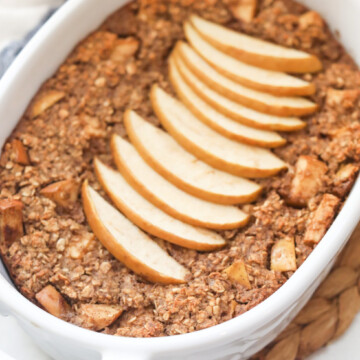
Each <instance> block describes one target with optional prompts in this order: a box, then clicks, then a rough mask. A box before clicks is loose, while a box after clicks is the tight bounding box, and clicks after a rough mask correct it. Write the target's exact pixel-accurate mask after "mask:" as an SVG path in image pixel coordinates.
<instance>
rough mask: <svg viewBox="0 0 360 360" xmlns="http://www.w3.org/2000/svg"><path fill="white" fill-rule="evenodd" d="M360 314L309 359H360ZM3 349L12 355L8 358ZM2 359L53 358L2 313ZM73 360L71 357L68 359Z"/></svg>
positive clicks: (28, 359)
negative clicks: (332, 341)
mask: <svg viewBox="0 0 360 360" xmlns="http://www.w3.org/2000/svg"><path fill="white" fill-rule="evenodd" d="M359 339H360V314H359V315H358V316H357V318H356V320H355V321H354V322H353V324H352V325H351V327H350V329H349V330H348V331H347V332H346V333H345V335H344V336H343V337H341V338H340V339H339V340H337V341H336V342H334V343H333V344H330V345H329V346H327V347H325V348H324V349H322V350H320V351H319V352H318V353H316V354H315V355H313V356H311V357H310V358H309V359H308V360H339V359H341V360H356V359H360V341H359ZM1 351H3V352H4V353H6V354H7V355H9V356H10V358H9V359H8V358H7V357H5V355H3V354H1ZM0 359H1V360H51V358H50V357H49V356H47V355H46V354H44V353H43V352H42V351H41V350H40V349H39V348H38V347H37V346H36V345H34V343H33V342H32V340H31V339H30V338H29V336H27V335H26V334H25V333H24V331H23V330H22V329H21V328H20V327H19V326H18V325H17V323H16V321H15V319H13V318H12V317H3V316H1V315H0ZM68 360H71V359H68Z"/></svg>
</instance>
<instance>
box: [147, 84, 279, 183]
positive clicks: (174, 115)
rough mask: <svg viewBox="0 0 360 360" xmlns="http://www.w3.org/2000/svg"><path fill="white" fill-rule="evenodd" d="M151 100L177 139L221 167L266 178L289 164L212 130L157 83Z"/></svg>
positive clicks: (162, 121)
mask: <svg viewBox="0 0 360 360" xmlns="http://www.w3.org/2000/svg"><path fill="white" fill-rule="evenodd" d="M151 103H152V106H153V108H154V111H155V113H156V115H157V117H158V118H159V119H160V121H161V123H162V125H163V126H164V127H165V129H166V130H167V131H168V132H169V133H170V135H172V136H173V137H174V139H175V140H177V141H178V142H179V143H180V144H181V145H182V146H183V147H184V148H185V149H186V150H188V151H189V152H191V153H192V154H194V155H195V156H196V157H198V158H199V159H201V160H203V161H204V162H206V163H208V164H209V165H211V166H213V167H215V168H217V169H219V170H223V171H226V172H229V173H231V174H234V175H237V176H243V177H249V178H262V177H267V176H272V175H275V174H277V173H278V172H279V171H280V170H282V169H284V168H286V164H285V163H284V162H283V161H282V160H280V159H279V158H278V157H276V156H275V155H274V154H273V153H272V152H271V151H269V150H266V149H262V148H259V147H255V146H251V145H246V144H241V143H239V142H236V141H234V140H231V139H228V138H226V137H224V136H222V135H220V134H219V133H217V132H216V131H214V130H212V129H211V128H210V127H208V126H206V125H205V124H203V123H202V122H201V121H200V120H199V119H197V118H196V117H195V116H194V115H193V114H192V113H191V112H190V110H189V109H187V108H186V106H185V105H183V104H182V103H181V102H180V101H178V100H176V99H175V98H173V97H172V96H170V95H168V94H167V93H166V92H165V91H164V90H162V89H161V88H160V87H159V86H157V85H154V86H153V88H152V89H151Z"/></svg>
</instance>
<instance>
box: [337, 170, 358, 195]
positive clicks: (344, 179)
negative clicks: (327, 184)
mask: <svg viewBox="0 0 360 360" xmlns="http://www.w3.org/2000/svg"><path fill="white" fill-rule="evenodd" d="M358 172H359V168H358V167H357V166H355V165H354V164H346V165H344V166H342V167H341V168H340V169H339V171H338V172H337V173H336V174H335V179H334V192H335V194H336V195H338V196H340V197H343V196H345V195H347V194H348V192H349V191H350V189H351V188H352V186H353V184H354V181H355V179H356V175H357V174H358Z"/></svg>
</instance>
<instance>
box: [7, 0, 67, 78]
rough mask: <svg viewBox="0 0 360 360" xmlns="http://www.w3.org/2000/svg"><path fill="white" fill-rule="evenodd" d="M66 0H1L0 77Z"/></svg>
mask: <svg viewBox="0 0 360 360" xmlns="http://www.w3.org/2000/svg"><path fill="white" fill-rule="evenodd" d="M63 2H64V0H0V77H1V76H2V75H3V73H4V72H5V70H6V69H7V68H8V66H9V65H10V64H11V62H12V61H13V60H14V58H15V57H16V55H17V54H18V53H19V52H20V51H21V49H22V48H23V47H24V46H25V44H26V43H27V42H28V41H29V40H30V38H31V37H32V36H33V35H34V34H35V32H36V31H37V30H38V29H39V28H40V27H41V25H42V24H43V23H44V22H45V21H46V20H47V19H48V18H49V17H50V16H51V15H52V14H53V13H54V12H55V11H56V9H57V8H58V7H59V6H60V5H61V4H62V3H63Z"/></svg>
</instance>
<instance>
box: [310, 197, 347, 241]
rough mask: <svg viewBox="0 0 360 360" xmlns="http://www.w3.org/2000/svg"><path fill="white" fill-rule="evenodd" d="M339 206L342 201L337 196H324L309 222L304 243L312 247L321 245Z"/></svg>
mask: <svg viewBox="0 0 360 360" xmlns="http://www.w3.org/2000/svg"><path fill="white" fill-rule="evenodd" d="M339 204H340V199H339V198H337V197H336V196H334V195H331V194H325V195H324V196H323V198H322V200H321V202H320V204H319V206H318V208H317V209H316V210H315V212H314V213H313V215H312V217H311V218H310V220H309V222H308V225H307V228H306V232H305V235H304V242H305V243H306V244H309V245H312V244H317V243H319V241H320V240H321V239H322V238H323V236H324V235H325V233H326V230H327V229H328V227H329V226H330V224H331V222H332V221H333V219H334V217H335V213H336V210H337V208H338V206H339Z"/></svg>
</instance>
